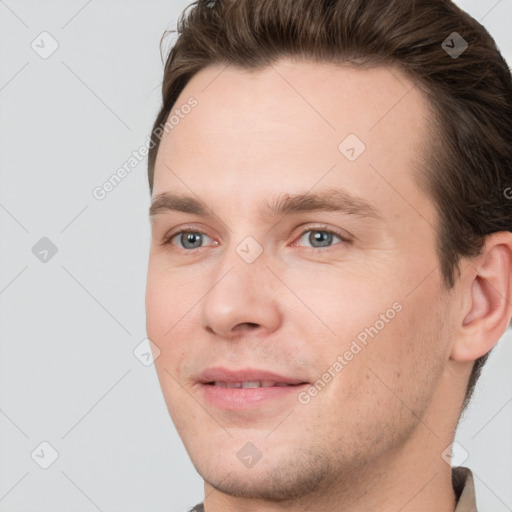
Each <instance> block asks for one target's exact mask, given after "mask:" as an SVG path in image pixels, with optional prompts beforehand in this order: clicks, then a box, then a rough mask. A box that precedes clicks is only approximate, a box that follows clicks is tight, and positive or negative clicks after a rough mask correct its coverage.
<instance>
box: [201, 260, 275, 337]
mask: <svg viewBox="0 0 512 512" xmlns="http://www.w3.org/2000/svg"><path fill="white" fill-rule="evenodd" d="M281 291H282V290H281ZM278 296H279V281H278V280H277V279H276V277H275V275H274V274H273V273H272V272H271V271H270V270H269V269H268V268H267V265H266V259H265V257H264V254H262V255H261V256H260V257H259V258H258V259H257V260H256V261H253V262H252V263H247V262H246V261H244V260H243V259H242V258H241V257H240V256H239V255H238V254H237V253H236V251H235V250H232V251H229V254H226V255H225V257H224V258H223V259H222V263H221V264H220V265H219V266H218V267H217V268H216V271H215V273H214V275H213V276H212V282H211V284H210V288H209V291H208V292H207V294H206V296H205V298H204V299H203V301H202V312H201V316H202V322H203V325H204V327H205V328H206V330H207V331H209V332H210V333H213V334H215V335H217V336H219V338H225V339H235V338H237V337H240V336H241V335H243V334H245V333H251V334H254V335H257V336H261V335H265V334H269V333H272V332H274V331H275V330H276V329H278V328H279V325H280V323H281V321H282V315H281V311H280V304H279V302H278V300H277V299H278Z"/></svg>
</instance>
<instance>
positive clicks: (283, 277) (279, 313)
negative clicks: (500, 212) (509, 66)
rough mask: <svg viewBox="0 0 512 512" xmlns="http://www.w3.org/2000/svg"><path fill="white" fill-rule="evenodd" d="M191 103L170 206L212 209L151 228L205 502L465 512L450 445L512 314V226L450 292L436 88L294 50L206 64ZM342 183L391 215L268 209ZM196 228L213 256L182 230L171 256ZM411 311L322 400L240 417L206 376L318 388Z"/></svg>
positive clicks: (153, 322) (177, 410)
mask: <svg viewBox="0 0 512 512" xmlns="http://www.w3.org/2000/svg"><path fill="white" fill-rule="evenodd" d="M191 96H194V97H195V98H196V99H197V101H198V104H197V106H196V107H195V108H194V109H193V110H192V111H191V113H190V114H188V115H187V116H184V118H183V119H182V120H180V122H179V124H177V125H176V126H174V128H173V129H172V130H171V131H169V132H168V133H165V134H164V136H163V138H162V143H161V146H160V149H159V152H158V157H157V161H156V168H155V180H154V190H153V198H155V197H157V196H158V195H159V194H162V193H164V192H172V193H174V194H183V195H188V196H193V197H194V198H196V199H199V200H200V201H201V202H202V203H203V204H204V205H205V208H206V209H208V211H210V214H211V215H210V216H201V215H196V214H190V213H183V212H177V211H167V210H160V211H159V212H158V213H155V215H154V216H153V217H152V242H151V250H150V256H149V267H148V279H147V289H146V313H147V332H148V337H149V338H150V339H151V340H152V341H153V342H154V343H155V345H156V346H157V347H158V348H159V350H160V355H159V357H158V358H157V359H156V360H155V366H156V369H157V373H158V377H159V380H160V384H161V387H162V390H163V394H164V397H165V400H166V404H167V407H168V410H169V413H170V415H171V417H172V420H173V422H174V423H175V425H176V428H177V431H178V433H179V435H180V436H181V439H182V440H183V443H184V445H185V447H186V449H187V452H188V453H189V456H190V458H191V460H192V462H193V464H194V466H195V468H196V469H197V471H198V472H199V474H200V475H201V476H202V477H203V479H204V481H205V497H206V498H205V507H206V510H207V511H208V512H220V511H223V512H226V511H239V510H244V511H265V512H271V511H272V512H273V511H277V510H279V511H283V510H285V511H302V510H310V509H311V508H309V507H311V506H312V504H314V505H313V508H312V509H314V510H315V511H318V512H322V511H325V512H327V511H331V510H336V511H349V510H350V511H352V512H357V511H363V510H379V511H381V512H385V511H394V512H396V511H397V510H400V511H401V512H405V511H413V510H414V511H415V512H421V511H428V510H432V509H435V510H438V511H453V510H454V508H455V495H454V492H453V489H452V487H451V476H450V466H449V465H448V464H447V463H446V462H445V461H444V460H443V458H442V457H441V454H442V452H443V451H444V450H445V449H446V448H447V446H448V445H449V444H450V443H451V442H452V440H453V436H454V432H455V428H456V425H457V422H458V419H459V415H460V407H461V404H462V401H463V398H464V392H465V388H466V384H467V381H468V378H469V375H470V372H471V367H472V364H473V361H474V360H475V359H477V358H478V357H479V356H480V355H482V354H484V353H486V352H487V351H488V350H490V349H491V348H492V346H493V345H494V344H495V343H496V342H497V341H498V339H499V338H500V336H501V335H502V334H503V332H504V331H505V328H506V326H507V324H508V322H509V320H510V317H511V316H512V311H511V307H510V303H511V301H510V299H511V297H510V289H511V278H510V276H511V271H510V270H511V269H510V256H511V247H512V242H511V234H510V233H498V234H495V235H493V236H492V237H488V241H487V243H486V245H485V248H484V251H483V252H482V254H481V255H480V256H478V257H476V258H473V259H472V260H463V261H462V262H461V266H460V268H461V275H460V277H459V278H458V280H457V284H456V286H455V287H454V288H453V289H452V290H447V289H446V288H445V286H444V283H443V280H442V276H441V273H440V268H439V262H438V258H437V254H436V251H435V226H436V223H437V222H438V218H437V213H436V210H435V207H434V204H433V203H432V200H431V199H430V198H429V197H428V196H427V195H426V194H425V193H424V192H423V191H422V190H420V188H419V187H418V185H417V181H416V180H415V174H417V173H418V172H420V170H419V161H420V157H421V156H423V155H425V152H426V151H428V135H427V123H428V122H429V121H428V112H429V110H428V109H429V105H428V103H427V100H426V99H425V97H424V95H423V93H422V92H421V90H419V89H418V88H416V87H413V84H412V83H411V82H410V81H409V80H408V79H407V78H406V77H405V76H404V75H402V74H401V72H400V71H398V70H396V69H392V68H389V67H381V68H373V69H362V68H354V67H352V66H350V65H344V66H334V65H332V64H326V63H314V62H309V61H301V62H298V61H290V60H286V59H283V60H280V61H279V62H278V63H276V64H273V66H271V67H266V68H264V69H262V70H258V71H252V72H249V71H244V70H241V69H237V68H234V67H231V66H229V67H227V68H225V67H224V66H212V67H209V68H206V69H203V70H202V71H200V72H199V73H198V74H197V75H195V76H194V77H193V78H192V80H191V81H190V82H189V83H188V84H187V86H186V87H185V89H184V90H183V91H182V93H181V95H180V97H179V98H178V100H177V102H176V105H175V108H180V105H183V104H185V103H186V101H187V99H188V98H190V97H191ZM348 134H356V135H357V137H358V138H359V139H361V140H362V141H363V142H364V144H365V145H366V150H365V151H364V152H363V153H362V154H361V155H360V156H359V157H358V158H357V159H356V160H355V161H349V160H348V159H347V158H345V156H344V155H343V154H342V153H341V152H340V150H339V149H338V145H339V144H340V142H342V141H343V140H344V139H345V138H346V137H347V135H348ZM333 188H334V189H343V190H344V191H346V192H347V193H349V194H351V195H353V196H357V197H359V198H362V199H364V200H365V201H367V202H368V203H370V204H371V205H372V206H373V208H374V209H375V210H376V211H377V212H378V218H376V217H371V216H366V217H365V216H361V215H357V214H354V213H347V212H331V211H311V212H302V213H293V214H287V215H280V216H274V215H271V214H268V213H266V214H265V213H262V212H261V209H262V208H263V206H264V204H265V202H266V201H270V200H271V199H272V198H273V197H275V196H280V195H282V194H300V193H306V192H322V191H325V190H327V189H333ZM185 228H187V229H191V230H193V231H195V232H196V233H197V232H199V234H198V237H199V245H200V247H199V248H185V247H184V246H183V245H182V244H183V239H180V236H179V234H178V236H174V237H173V238H171V241H170V243H168V244H167V245H162V242H163V241H164V240H165V239H166V237H167V238H169V237H168V235H173V234H175V233H179V231H180V230H183V229H185ZM308 229H309V230H312V231H307V230H308ZM315 230H318V231H320V232H321V233H320V236H321V234H322V233H323V234H324V236H325V230H327V231H332V232H336V231H338V232H340V233H341V234H342V236H343V237H345V238H346V239H347V240H346V241H345V240H343V239H342V238H337V236H336V235H335V236H333V237H332V239H331V238H329V236H328V235H327V238H328V240H330V245H329V244H328V245H327V246H326V247H322V246H320V247H319V246H318V242H315V238H314V237H313V236H312V235H315V234H316V235H317V236H318V232H317V231H315ZM306 231H307V232H306ZM304 232H306V234H305V235H302V234H303V233H304ZM201 233H204V236H203V237H202V238H201ZM310 235H311V236H310ZM248 236H251V237H253V238H254V239H255V240H257V242H258V243H259V245H260V246H261V248H262V250H263V252H262V254H261V255H260V256H259V257H258V258H257V259H256V260H255V261H254V262H252V263H247V262H246V261H244V259H242V258H241V256H240V255H239V253H237V251H236V249H237V246H239V244H240V243H241V242H242V241H243V240H244V239H245V238H246V237H248ZM180 242H181V243H180ZM185 243H186V239H185ZM201 243H202V245H201ZM315 243H316V245H315ZM187 247H190V246H187ZM397 303H398V304H399V305H400V306H401V310H400V311H399V312H397V313H396V315H394V317H393V318H392V319H391V320H388V322H386V323H385V325H384V327H383V328H382V329H380V330H379V332H378V334H377V335H376V336H375V337H374V338H370V339H369V340H368V343H367V345H366V346H363V348H362V350H361V351H360V352H359V353H357V355H355V356H354V357H353V358H352V359H351V360H350V361H347V364H345V365H344V366H343V369H342V370H341V371H339V372H338V373H336V376H335V377H333V378H332V379H331V380H330V382H329V383H328V384H327V385H326V386H325V387H324V388H323V389H322V390H321V391H320V392H318V393H317V395H316V396H314V397H312V398H311V400H310V401H309V402H308V403H307V404H303V403H300V402H299V400H298V399H297V396H295V395H294V396H291V397H290V398H289V399H284V400H277V401H275V402H272V403H271V402H268V403H266V404H265V406H264V407H259V408H253V409H249V410H245V411H225V410H222V409H219V408H217V407H214V406H212V405H211V404H210V403H208V402H207V401H206V400H205V399H204V396H203V395H202V393H201V390H200V386H199V384H198V383H197V375H198V373H199V372H200V371H202V370H204V369H205V368H207V367H210V366H225V367H228V368H246V367H255V368H266V369H268V370H271V371H274V372H277V373H281V374H285V375H287V376H295V377H297V378H300V379H301V380H305V381H307V382H310V383H314V382H315V381H316V380H317V379H319V378H321V377H322V375H323V374H325V372H326V371H327V370H328V369H329V368H330V367H332V365H333V363H334V362H335V361H337V357H338V356H339V355H340V354H341V355H342V354H344V353H345V352H346V351H347V350H349V349H350V347H351V343H352V341H353V340H354V339H356V337H357V335H358V334H359V333H361V332H362V331H364V329H365V328H367V327H370V326H373V325H375V323H376V321H377V320H379V318H381V317H380V315H381V314H383V313H385V312H386V311H387V310H389V309H390V308H392V305H393V304H397ZM247 442H251V443H253V444H254V445H255V446H256V447H257V449H258V451H259V452H261V459H260V460H259V461H258V462H257V463H256V464H255V465H254V466H252V467H250V468H249V467H246V466H245V465H244V464H242V463H241V461H240V460H239V458H238V457H237V452H238V451H239V450H240V449H241V448H242V447H243V446H244V445H245V444H246V443H247Z"/></svg>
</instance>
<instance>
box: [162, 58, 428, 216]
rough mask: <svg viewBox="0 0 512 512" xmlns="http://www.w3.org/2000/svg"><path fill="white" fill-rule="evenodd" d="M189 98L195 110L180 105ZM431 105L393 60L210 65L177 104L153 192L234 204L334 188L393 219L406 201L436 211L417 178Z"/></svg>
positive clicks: (403, 211) (406, 207)
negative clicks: (387, 63)
mask: <svg viewBox="0 0 512 512" xmlns="http://www.w3.org/2000/svg"><path fill="white" fill-rule="evenodd" d="M191 98H193V99H194V100H195V102H196V105H195V106H194V108H192V109H190V108H183V106H184V105H185V104H186V103H190V101H191ZM428 110H429V106H428V104H427V102H426V99H425V97H424V96H423V93H422V92H421V91H420V90H419V89H418V88H417V87H415V84H414V83H413V82H412V81H410V80H409V79H408V78H407V77H405V75H403V74H402V73H401V72H400V71H399V70H397V69H395V68H391V67H375V68H371V69H363V68H361V67H354V66H352V65H348V64H346V65H340V64H331V63H329V64H327V63H314V62H307V61H290V60H285V59H283V60H281V61H279V62H277V63H275V64H273V65H272V66H268V67H266V68H263V69H260V70H256V71H255V70H252V71H248V70H242V69H240V68H237V67H233V66H225V65H216V66H211V67H208V68H205V69H203V70H201V71H200V72H199V73H197V74H196V75H195V76H194V77H193V78H192V79H191V80H190V82H189V83H188V84H187V86H186V87H185V88H184V90H183V91H182V93H181V94H180V96H179V98H178V100H177V102H176V104H175V106H174V108H173V112H172V113H171V114H173V113H174V114H175V116H176V114H177V116H176V117H175V118H174V119H175V120H177V119H178V118H179V120H178V122H174V123H173V124H172V127H171V129H170V130H169V131H168V132H166V133H164V135H163V137H162V142H161V145H160V149H159V152H158V156H157V160H156V166H155V180H154V191H153V195H154V196H156V195H158V194H159V193H162V192H165V191H169V190H173V191H174V192H176V191H178V192H180V193H186V194H187V195H191V192H192V193H193V195H196V196H197V197H199V198H201V199H202V200H204V201H205V202H211V201H212V200H214V197H215V198H216V199H215V200H216V201H218V202H220V203H223V204H225V203H226V200H230V201H231V203H232V204H233V207H235V205H234V204H235V203H236V202H237V199H238V200H239V201H242V203H239V204H237V205H236V208H237V211H240V206H241V205H242V204H243V206H244V207H245V208H246V209H250V204H251V203H252V202H256V201H264V200H265V199H266V198H267V197H268V196H269V195H277V194H279V193H282V192H283V191H284V190H285V191H286V192H288V193H303V192H306V191H308V190H311V189H312V188H314V187H317V188H319V189H321V188H322V187H323V186H325V187H329V188H332V187H336V186H339V187H342V188H343V189H345V190H348V191H349V192H351V193H352V194H354V195H357V196H362V197H366V198H367V199H368V200H369V201H370V202H373V203H375V204H376V205H377V204H379V203H380V204H381V205H385V206H386V207H387V209H388V210H390V215H395V217H396V216H397V215H405V214H406V213H407V211H408V210H409V213H414V212H411V211H410V210H411V202H412V203H415V204H416V207H415V208H413V210H415V213H414V215H415V216H416V215H417V214H418V212H420V216H424V217H426V218H433V215H434V214H433V211H432V205H431V203H430V201H429V199H428V198H427V197H426V196H424V195H423V194H422V192H421V191H420V190H418V188H417V186H416V184H415V182H414V173H415V172H418V167H419V161H420V160H421V159H422V157H423V156H424V155H425V152H426V149H427V141H428V138H427V123H428ZM354 157H355V158H354ZM398 203H401V204H400V205H399V204H398ZM408 203H409V204H408ZM393 205H395V206H397V208H393ZM398 206H399V207H398ZM226 207H227V206H226Z"/></svg>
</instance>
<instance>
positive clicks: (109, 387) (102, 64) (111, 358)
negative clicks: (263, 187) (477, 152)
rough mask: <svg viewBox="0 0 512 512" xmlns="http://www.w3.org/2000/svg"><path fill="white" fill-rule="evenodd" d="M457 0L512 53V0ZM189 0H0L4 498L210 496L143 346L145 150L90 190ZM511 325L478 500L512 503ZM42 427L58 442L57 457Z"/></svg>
mask: <svg viewBox="0 0 512 512" xmlns="http://www.w3.org/2000/svg"><path fill="white" fill-rule="evenodd" d="M458 3H459V5H460V6H461V7H463V8H464V9H466V10H467V11H469V13H470V14H471V15H473V16H474V17H475V18H477V19H479V20H481V21H482V23H483V24H484V25H485V26H486V27H487V28H488V30H489V31H490V32H491V34H492V35H493V36H494V37H495V39H496V41H497V43H498V45H499V47H500V48H501V50H502V52H503V53H504V55H505V57H506V59H507V61H508V63H509V64H510V63H512V30H511V25H512V0H501V1H496V0H492V1H487V0H486V1H482V0H471V1H470V0H466V1H460V2H458ZM186 5H188V2H184V1H176V0H174V1H162V0H159V1H155V0H153V1H144V2H143V1H137V2H135V1H127V0H123V1H120V0H119V1H113V0H110V1H108V2H107V1H103V2H100V1H99V0H92V1H91V0H89V1H84V0H80V1H74V0H73V1H69V0H67V1H63V0H60V1H44V2H43V1H28V0H26V1H23V0H18V1H15V0H5V1H4V0H0V37H1V46H0V52H1V56H0V64H1V72H0V101H1V110H0V112H1V123H0V130H1V132H0V173H1V176H0V183H1V186H0V223H1V229H2V243H1V245H0V251H1V253H0V258H1V262H2V263H1V265H0V315H1V319H0V343H1V346H0V350H1V357H0V454H1V457H0V512H15V511H20V512H21V511H23V512H46V511H47V512H65V511H66V512H67V511H74V512H82V511H83V512H89V511H91V512H93V511H95V510H100V511H104V512H107V511H124V512H130V511H142V510H144V511H145V512H153V511H168V512H171V511H179V510H185V509H186V508H187V507H191V506H192V505H194V504H195V503H197V502H199V501H201V499H202V480H201V479H200V477H199V476H198V475H197V474H196V472H195V470H194V468H193V466H192V464H191V463H190V461H189V459H188V457H187V455H186V452H185V450H184V448H183V447H182V444H181V442H180V439H179V437H178V435H177V434H176V431H175V429H174V426H173V425H172V422H171V420H170V419H169V417H168V413H167V410H166V406H165V403H164V400H163V397H162V395H161V391H160V387H159V383H158V380H157V378H156V374H155V370H154V367H153V366H151V365H150V366H145V365H144V364H142V363H141V361H140V360H139V359H137V358H136V357H135V355H134V353H133V351H134V349H135V348H136V347H137V346H138V345H139V344H140V343H141V342H142V341H143V340H144V339H145V338H146V332H145V313H144V292H145V279H146V268H147V257H148V249H149V239H150V238H149V237H150V230H149V222H148V219H147V209H148V206H149V192H148V186H147V178H146V160H144V161H142V162H141V163H140V164H138V165H137V166H136V167H135V168H134V169H133V170H132V171H131V173H130V174H129V175H128V176H127V177H126V178H125V179H124V180H123V181H122V183H120V184H119V185H118V186H117V187H116V188H115V189H114V190H113V191H111V192H110V193H109V194H108V195H107V196H106V197H105V198H104V199H103V200H97V199H95V198H94V197H93V195H92V191H93V189H94V188H95V187H97V186H101V185H102V183H104V182H105V181H106V180H107V179H108V178H109V177H110V176H111V175H112V174H113V173H114V172H115V171H116V170H117V169H118V168H119V167H121V166H122V165H123V164H124V163H125V162H126V161H127V159H128V158H129V157H130V156H131V154H132V152H133V151H135V150H137V149H138V148H139V147H140V146H141V145H142V144H144V142H145V140H146V137H147V136H148V134H149V132H150V129H151V125H152V122H153V119H154V116H155V115H156V113H157V109H158V106H159V103H160V98H159V94H160V91H159V82H160V80H161V75H162V63H161V60H160V54H159V47H158V45H159V40H160V37H161V35H162V33H163V31H164V29H166V28H171V27H174V26H175V22H176V19H177V17H178V15H179V14H180V12H181V11H182V9H183V8H184V7H185V6H186ZM43 31H47V32H48V33H49V34H51V37H52V38H53V39H54V40H55V41H57V43H58V45H59V46H58V48H57V50H56V51H55V52H54V53H53V54H52V55H51V56H49V57H48V58H46V59H43V58H41V57H40V55H39V54H38V53H36V51H34V50H33V49H32V47H31V43H32V42H33V41H35V43H34V44H37V45H39V47H40V50H39V51H43V50H44V51H48V50H49V49H51V44H52V42H51V40H50V39H49V38H48V36H40V34H41V32H43ZM42 37H46V39H44V40H43V42H41V41H42V39H41V38H42ZM511 185H512V183H511ZM43 237H47V238H48V239H50V240H51V242H52V243H53V244H54V245H55V246H56V248H57V250H58V252H57V253H56V254H55V255H54V256H53V257H51V252H50V253H49V254H48V256H47V261H46V262H42V261H40V260H39V259H38V258H37V257H36V255H34V254H33V252H32V248H33V247H34V246H35V245H36V244H37V243H38V242H39V241H40V240H41V238H43ZM40 243H42V244H43V245H44V244H45V242H44V241H43V242H40ZM43 249H44V247H43ZM40 250H42V249H41V248H40ZM40 257H42V256H40ZM510 338H511V334H510V331H507V333H506V335H505V336H504V337H503V339H502V340H501V341H500V342H499V344H498V347H497V349H496V351H495V353H493V355H492V356H491V358H490V360H489V362H488V364H487V366H486V368H485V370H484V373H483V376H482V378H481V381H480V383H479V387H478V390H477V393H476V397H475V400H474V402H473V404H472V406H471V407H470V409H469V411H468V413H467V414H466V417H465V419H464V420H463V422H462V423H461V425H460V428H459V431H458V434H457V441H458V443H460V445H461V446H462V447H463V449H464V450H465V451H466V452H467V454H468V458H467V460H466V461H465V462H464V464H465V465H468V466H470V467H471V468H472V469H473V471H474V472H475V474H476V488H477V499H478V503H479V505H480V507H481V510H483V511H493V512H502V511H507V510H512V486H511V485H510V483H511V482H512V441H511V438H512V435H511V432H512V429H511V426H512V372H510V367H511V361H512V344H511V339H510ZM44 441H46V442H47V443H49V444H50V445H51V446H52V447H53V448H54V449H55V450H56V451H57V452H58V454H59V456H58V458H57V459H56V460H55V462H54V463H53V464H52V465H51V466H50V467H48V468H47V469H42V467H40V465H41V464H43V465H44V464H47V463H49V462H51V449H49V448H48V447H47V446H46V445H42V446H41V445H40V444H41V443H42V442H44ZM458 452H459V453H460V452H461V450H460V449H459V450H458ZM456 453H457V451H456ZM32 454H34V455H32ZM36 461H37V462H36Z"/></svg>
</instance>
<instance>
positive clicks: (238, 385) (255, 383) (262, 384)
mask: <svg viewBox="0 0 512 512" xmlns="http://www.w3.org/2000/svg"><path fill="white" fill-rule="evenodd" d="M302 384H306V383H305V382H304V383H302ZM206 385H207V386H217V387H219V388H231V389H254V388H271V387H274V386H276V387H284V386H300V384H290V383H288V382H274V381H271V380H249V381H244V382H224V381H215V382H206Z"/></svg>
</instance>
